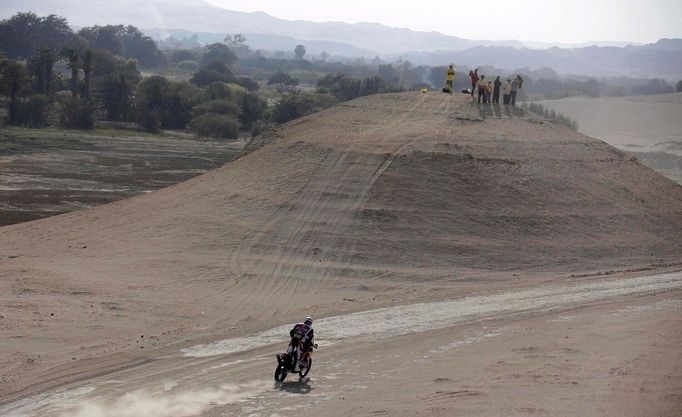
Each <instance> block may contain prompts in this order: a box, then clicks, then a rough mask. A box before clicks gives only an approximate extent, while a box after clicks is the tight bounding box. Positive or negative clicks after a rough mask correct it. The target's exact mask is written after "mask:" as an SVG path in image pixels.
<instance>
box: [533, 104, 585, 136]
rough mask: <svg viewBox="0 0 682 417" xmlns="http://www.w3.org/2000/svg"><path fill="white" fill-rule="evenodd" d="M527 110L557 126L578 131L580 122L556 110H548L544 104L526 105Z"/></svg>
mask: <svg viewBox="0 0 682 417" xmlns="http://www.w3.org/2000/svg"><path fill="white" fill-rule="evenodd" d="M526 108H528V110H529V111H531V112H533V113H535V114H537V115H540V116H543V117H545V118H546V119H549V120H551V121H552V122H554V123H556V124H559V125H562V126H566V127H567V128H569V129H571V130H575V131H577V130H578V122H577V121H576V120H574V119H571V118H570V117H567V116H564V115H563V114H562V113H559V112H556V111H554V110H549V109H546V108H545V107H544V106H543V105H542V104H539V103H530V104H527V105H526Z"/></svg>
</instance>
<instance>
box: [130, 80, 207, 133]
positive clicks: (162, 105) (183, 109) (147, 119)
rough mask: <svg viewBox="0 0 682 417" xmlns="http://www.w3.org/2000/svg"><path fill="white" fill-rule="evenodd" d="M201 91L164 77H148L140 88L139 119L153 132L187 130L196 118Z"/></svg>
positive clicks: (138, 100) (137, 94) (138, 99)
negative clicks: (193, 110) (194, 117)
mask: <svg viewBox="0 0 682 417" xmlns="http://www.w3.org/2000/svg"><path fill="white" fill-rule="evenodd" d="M199 94H200V93H199V92H198V91H196V89H194V88H192V86H191V85H189V84H187V83H184V82H177V81H169V80H167V79H166V78H164V77H162V76H160V75H154V76H151V77H149V78H145V79H144V80H143V81H142V82H141V83H140V85H139V86H138V88H137V93H136V101H137V114H138V120H139V121H140V122H141V123H142V124H143V125H144V126H145V128H147V129H148V130H150V131H155V130H158V129H159V128H162V129H184V128H185V127H186V125H187V123H189V121H190V120H191V119H192V107H193V106H194V104H195V103H196V102H197V101H198V97H199Z"/></svg>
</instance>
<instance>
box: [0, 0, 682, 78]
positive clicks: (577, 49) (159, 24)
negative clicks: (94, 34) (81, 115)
mask: <svg viewBox="0 0 682 417" xmlns="http://www.w3.org/2000/svg"><path fill="white" fill-rule="evenodd" d="M19 11H33V12H35V13H37V14H38V15H48V14H57V15H60V16H63V17H66V18H67V19H68V20H69V23H70V24H71V25H73V26H74V27H83V26H92V25H95V24H99V25H106V24H126V25H128V24H129V25H134V26H137V27H139V28H140V29H142V30H144V31H145V32H146V33H148V34H149V35H150V36H152V37H154V38H155V39H163V38H166V37H168V36H171V35H172V36H174V37H183V36H190V35H192V34H195V33H196V34H199V35H200V40H204V41H206V42H209V41H220V40H222V39H223V38H224V36H225V35H226V34H235V33H242V34H245V35H246V37H247V42H248V43H249V46H250V47H251V48H253V49H268V50H289V51H290V50H292V49H293V47H294V46H295V45H296V44H298V43H302V44H304V45H305V46H306V49H307V50H308V52H309V53H310V54H319V53H321V52H322V51H324V52H327V53H328V54H331V55H338V56H344V57H365V58H369V57H373V56H377V55H378V56H381V57H382V58H389V59H390V58H398V57H402V58H404V59H409V60H410V61H412V62H416V63H422V64H428V65H440V64H447V63H457V64H460V65H469V66H475V65H484V64H489V65H495V66H496V67H499V68H502V69H516V68H523V67H528V68H538V67H543V66H544V67H550V68H553V69H555V70H557V71H558V72H560V73H570V74H586V75H630V76H645V77H663V78H668V79H671V80H672V79H679V78H682V40H680V39H665V40H661V41H659V42H657V43H655V44H651V45H634V44H630V45H627V46H625V44H624V43H618V42H595V43H593V44H581V45H566V44H562V45H560V46H561V48H557V47H556V44H549V43H542V42H526V43H524V42H520V41H515V40H509V41H486V40H470V39H462V38H458V37H456V36H449V35H444V34H442V33H438V32H418V31H412V30H409V29H404V28H391V27H388V26H384V25H381V24H377V23H357V24H349V23H341V22H325V23H315V22H306V21H289V20H283V19H278V18H275V17H273V16H270V15H268V14H266V13H262V12H254V13H244V12H236V11H230V10H226V9H222V8H219V7H216V6H213V5H211V4H210V3H208V2H206V1H205V0H148V1H139V0H89V1H85V2H83V1H79V2H76V1H73V0H2V2H0V18H3V19H4V18H7V17H10V16H12V15H14V14H15V13H17V12H19ZM552 46H554V47H552ZM531 48H535V49H531ZM538 48H542V49H538Z"/></svg>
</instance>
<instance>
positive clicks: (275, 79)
mask: <svg viewBox="0 0 682 417" xmlns="http://www.w3.org/2000/svg"><path fill="white" fill-rule="evenodd" d="M299 82H300V81H299V80H298V78H293V77H291V76H290V75H289V74H287V73H286V72H282V71H277V72H275V73H274V74H272V76H271V77H270V78H269V79H268V85H273V84H277V85H279V88H280V90H283V89H284V87H286V86H288V87H290V88H291V90H292V91H293V89H294V88H295V87H296V86H297V85H298V84H299Z"/></svg>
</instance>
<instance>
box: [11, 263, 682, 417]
mask: <svg viewBox="0 0 682 417" xmlns="http://www.w3.org/2000/svg"><path fill="white" fill-rule="evenodd" d="M681 312H682V273H670V274H664V275H658V276H645V277H634V278H620V279H613V280H608V281H603V282H599V283H593V282H589V283H585V282H583V283H575V284H570V285H553V286H546V287H542V288H533V289H527V290H519V291H510V292H502V293H497V294H491V295H487V296H477V297H467V298H463V299H457V300H452V301H445V302H437V303H421V304H415V305H408V306H396V307H391V308H385V309H379V310H370V311H365V312H359V313H354V314H348V315H342V316H336V317H330V318H326V319H322V320H319V321H318V322H317V324H316V331H317V333H318V334H320V335H321V336H320V338H319V340H318V343H319V344H320V345H321V348H320V350H319V352H320V353H319V354H318V355H317V356H315V359H314V364H315V366H314V372H313V374H312V376H311V377H309V378H307V379H304V380H299V379H298V378H297V377H293V376H290V377H289V381H285V382H284V383H281V384H280V383H274V382H273V380H272V371H273V369H274V365H275V361H274V353H275V352H277V350H278V349H280V348H282V347H283V346H284V345H285V344H286V334H287V330H288V327H286V326H285V327H281V328H275V329H272V330H270V331H267V332H263V333H260V334H256V335H253V336H248V337H242V338H235V339H228V340H224V341H221V342H216V343H213V344H210V345H202V346H194V347H191V348H188V349H183V350H182V351H179V352H176V353H175V354H170V355H167V356H166V357H160V358H156V359H155V360H154V361H151V362H149V363H146V364H144V365H140V366H136V367H133V368H131V369H129V370H126V371H121V372H115V373H111V374H107V375H104V376H102V377H99V378H93V379H90V380H86V381H80V382H78V383H76V384H71V385H70V386H69V387H68V388H64V389H59V390H56V391H52V392H48V393H45V394H42V395H37V396H33V397H30V398H26V399H24V400H22V401H19V402H16V403H10V404H6V405H4V406H2V407H0V414H1V415H3V416H7V417H20V416H22V417H23V416H55V417H57V416H58V417H67V416H78V417H94V416H102V417H104V416H106V417H109V416H111V417H114V416H118V417H133V416H140V415H154V416H159V417H164V416H168V417H174V416H200V415H201V416H252V417H255V416H275V415H278V416H279V415H287V416H289V415H309V413H311V412H314V413H323V414H324V415H333V416H351V415H381V414H386V415H405V416H408V415H422V414H423V415H470V416H473V415H481V416H483V415H491V414H492V415H600V416H606V415H613V416H620V415H644V414H640V413H641V412H644V411H645V410H648V411H652V410H656V413H655V414H652V415H671V416H672V415H676V414H675V413H676V412H677V411H676V410H679V408H676V407H679V406H680V405H682V394H680V393H681V392H682V391H681V390H680V388H682V362H680V361H679V359H680V357H679V352H677V353H675V354H674V355H675V356H673V357H668V358H666V357H661V356H658V355H660V354H661V353H663V354H665V353H670V351H668V349H669V348H670V347H674V346H675V345H676V343H679V342H680V341H682V327H680V324H682V315H680V313H681ZM652 326H653V327H652ZM652 333H653V334H656V335H657V337H656V339H655V340H656V341H655V342H654V341H653V340H651V339H648V338H649V337H650V336H651V335H652ZM660 336H665V338H661V337H660ZM659 361H662V362H659ZM634 390H637V391H638V392H637V395H636V396H635V397H634V398H631V397H630V396H631V395H632V391H634ZM493 396H495V397H498V398H496V399H495V400H493V398H492V397H493ZM500 397H501V398H504V401H500V399H499V398H500ZM616 399H617V400H616ZM623 401H625V402H626V403H628V404H629V405H627V404H625V403H624V402H623ZM632 407H634V408H632ZM464 410H466V411H464ZM623 412H625V414H622V413H623Z"/></svg>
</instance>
